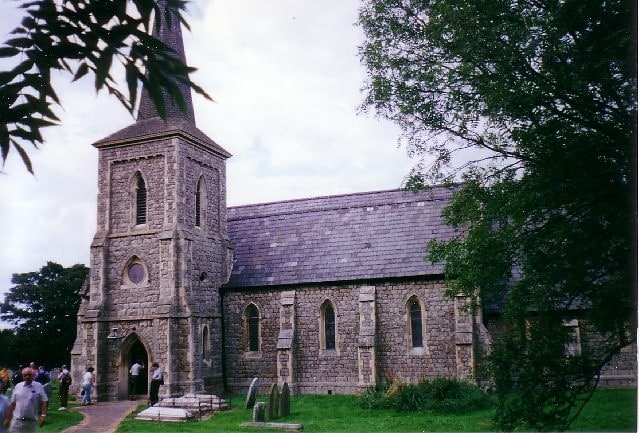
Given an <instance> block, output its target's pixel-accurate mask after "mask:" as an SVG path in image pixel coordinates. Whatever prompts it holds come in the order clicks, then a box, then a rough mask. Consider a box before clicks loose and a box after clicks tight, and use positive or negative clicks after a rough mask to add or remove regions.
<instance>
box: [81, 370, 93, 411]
mask: <svg viewBox="0 0 640 433" xmlns="http://www.w3.org/2000/svg"><path fill="white" fill-rule="evenodd" d="M93 370H94V369H93V367H88V368H87V371H86V372H85V373H84V375H83V376H82V405H83V406H88V405H90V404H91V387H92V386H93V380H94V379H93Z"/></svg>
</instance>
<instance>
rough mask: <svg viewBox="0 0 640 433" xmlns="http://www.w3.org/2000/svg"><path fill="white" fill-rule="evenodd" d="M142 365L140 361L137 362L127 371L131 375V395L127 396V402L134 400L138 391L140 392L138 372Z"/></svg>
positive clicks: (140, 370)
mask: <svg viewBox="0 0 640 433" xmlns="http://www.w3.org/2000/svg"><path fill="white" fill-rule="evenodd" d="M143 368H144V365H143V364H142V361H141V360H139V359H138V360H137V361H136V362H135V363H134V364H133V365H132V366H131V369H130V370H129V374H130V375H131V394H130V395H129V400H135V399H136V396H137V395H138V391H139V390H140V372H142V369H143Z"/></svg>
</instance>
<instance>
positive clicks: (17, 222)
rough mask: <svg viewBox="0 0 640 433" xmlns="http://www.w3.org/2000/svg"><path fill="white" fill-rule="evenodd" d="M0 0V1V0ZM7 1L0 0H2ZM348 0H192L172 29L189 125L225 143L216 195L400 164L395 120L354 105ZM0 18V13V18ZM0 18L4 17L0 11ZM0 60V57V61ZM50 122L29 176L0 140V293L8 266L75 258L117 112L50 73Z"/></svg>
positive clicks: (85, 247)
mask: <svg viewBox="0 0 640 433" xmlns="http://www.w3.org/2000/svg"><path fill="white" fill-rule="evenodd" d="M5 3H6V2H1V1H0V6H2V7H3V8H4V7H6V4H5ZM10 3H14V2H10ZM358 6H359V1H358V0H327V1H324V2H317V1H311V0H209V1H207V0H197V1H194V2H193V4H192V5H191V7H190V10H191V11H192V14H190V15H188V16H187V19H188V21H189V22H190V24H191V32H189V31H184V38H185V46H186V52H187V58H188V62H189V63H190V64H192V65H193V66H196V67H197V68H198V72H197V73H196V74H195V76H194V80H195V81H196V82H197V83H198V84H200V85H202V87H204V88H205V89H206V90H207V91H208V92H209V93H210V94H211V96H212V97H213V98H214V99H215V100H216V102H209V101H206V100H204V98H202V97H199V96H195V95H194V104H195V111H196V118H197V124H198V127H199V128H200V129H202V130H203V131H204V132H205V133H207V134H208V135H209V136H210V137H211V138H212V139H213V140H215V141H216V142H217V143H218V144H219V145H221V146H222V147H224V148H225V149H227V150H228V151H229V152H230V153H232V154H233V157H232V158H231V159H230V160H229V161H228V165H227V186H228V196H227V200H228V203H229V204H230V205H239V204H248V203H257V202H268V201H275V200H285V199H290V198H302V197H313V196H321V195H330V194H339V193H351V192H358V191H373V190H379V189H391V188H397V187H399V186H400V184H401V182H402V179H403V177H404V176H405V175H406V174H407V173H408V171H409V169H410V167H411V161H410V160H409V159H408V157H407V156H406V154H405V151H404V150H403V149H399V148H397V146H396V139H397V136H398V130H397V129H396V128H395V127H394V126H393V125H390V124H389V123H387V122H383V121H379V120H376V119H373V118H371V117H366V116H363V115H357V114H356V111H357V110H356V108H357V106H358V105H359V104H360V103H361V102H362V99H363V98H364V96H363V95H362V94H361V93H360V91H359V89H360V88H361V87H362V82H363V77H364V71H363V69H362V67H361V66H360V64H359V59H358V56H357V46H358V44H359V43H360V42H361V39H362V36H361V33H360V30H359V29H358V28H357V27H356V26H354V23H355V22H356V20H357V8H358ZM12 19H13V20H14V21H11V20H12ZM0 23H1V24H2V28H12V27H13V26H15V24H17V21H16V17H15V15H13V16H12V15H11V14H8V15H3V17H0ZM0 66H1V65H0ZM56 82H57V83H58V86H60V87H59V89H60V96H61V98H62V102H63V104H64V110H63V111H61V112H60V117H61V120H62V126H59V127H54V128H50V130H49V131H47V136H46V138H47V143H46V144H45V145H44V146H43V147H42V149H41V150H38V151H33V152H31V153H30V155H31V157H32V160H33V162H34V168H35V171H36V176H35V177H33V176H31V175H29V174H28V173H26V171H25V170H24V169H23V167H22V165H21V163H20V161H19V160H18V158H17V157H16V155H15V153H14V152H12V155H10V157H9V159H8V161H7V164H6V165H5V172H6V174H5V175H0V201H1V202H2V209H1V210H0V238H1V239H2V247H1V249H0V293H2V292H3V291H5V290H6V289H8V288H9V287H10V278H11V274H12V273H15V272H29V271H35V270H38V269H39V268H40V267H41V266H43V265H44V264H45V263H46V261H47V260H51V261H55V262H58V263H61V264H63V265H65V266H71V265H73V264H74V263H84V264H86V265H88V264H89V263H88V260H89V244H90V242H91V238H92V236H93V234H94V231H95V221H96V202H95V200H96V194H97V185H96V183H97V174H96V170H97V150H96V149H94V148H93V147H92V146H91V143H93V142H94V141H96V140H98V139H100V138H103V137H105V136H107V135H108V134H110V133H112V132H115V131H116V130H118V129H120V128H122V127H123V126H126V125H127V124H129V123H131V121H132V120H131V117H130V116H129V114H128V113H127V112H126V110H125V109H124V108H123V107H121V106H120V105H119V103H118V102H117V101H116V100H115V99H114V98H110V97H108V96H106V95H100V96H99V97H96V95H95V90H94V89H93V88H92V85H91V82H90V81H89V80H86V81H84V82H80V83H74V84H69V83H68V79H65V80H57V81H56Z"/></svg>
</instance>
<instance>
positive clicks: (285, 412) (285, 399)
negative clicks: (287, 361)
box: [280, 382, 291, 417]
mask: <svg viewBox="0 0 640 433" xmlns="http://www.w3.org/2000/svg"><path fill="white" fill-rule="evenodd" d="M290 414H291V395H290V392H289V384H288V383H287V382H285V383H284V384H283V385H282V393H280V416H281V417H285V416H289V415H290Z"/></svg>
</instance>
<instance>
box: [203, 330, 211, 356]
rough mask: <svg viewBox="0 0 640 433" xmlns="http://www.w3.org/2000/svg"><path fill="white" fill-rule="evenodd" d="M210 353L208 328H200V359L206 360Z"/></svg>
mask: <svg viewBox="0 0 640 433" xmlns="http://www.w3.org/2000/svg"><path fill="white" fill-rule="evenodd" d="M210 351H211V340H209V327H208V326H204V327H203V328H202V357H203V358H207V357H208V356H209V352H210Z"/></svg>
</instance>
